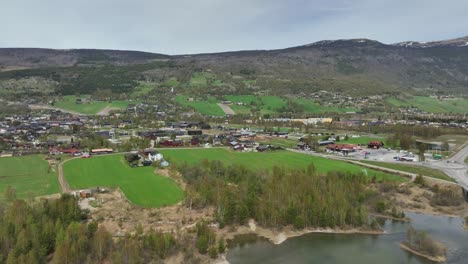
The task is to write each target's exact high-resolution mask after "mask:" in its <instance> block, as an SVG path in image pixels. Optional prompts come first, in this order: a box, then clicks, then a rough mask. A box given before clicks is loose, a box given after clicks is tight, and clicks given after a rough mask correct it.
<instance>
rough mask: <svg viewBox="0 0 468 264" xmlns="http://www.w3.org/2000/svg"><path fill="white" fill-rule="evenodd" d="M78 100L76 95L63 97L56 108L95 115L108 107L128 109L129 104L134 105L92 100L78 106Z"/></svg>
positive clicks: (116, 101) (127, 102)
mask: <svg viewBox="0 0 468 264" xmlns="http://www.w3.org/2000/svg"><path fill="white" fill-rule="evenodd" d="M76 98H77V97H76V96H74V95H67V96H63V97H62V99H61V100H59V101H57V102H55V104H54V106H55V107H58V108H62V109H65V110H70V111H74V112H78V113H82V114H87V115H95V114H97V113H98V112H99V111H101V110H102V109H104V108H106V107H113V108H126V107H128V104H130V103H132V102H130V101H123V100H114V101H112V102H101V101H93V100H91V101H89V102H86V103H81V104H77V103H76Z"/></svg>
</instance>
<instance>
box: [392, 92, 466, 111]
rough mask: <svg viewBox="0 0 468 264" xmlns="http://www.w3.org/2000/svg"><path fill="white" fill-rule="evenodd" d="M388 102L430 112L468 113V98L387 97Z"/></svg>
mask: <svg viewBox="0 0 468 264" xmlns="http://www.w3.org/2000/svg"><path fill="white" fill-rule="evenodd" d="M387 102H388V103H389V104H391V105H393V106H396V107H410V106H412V107H416V108H418V109H420V110H423V111H426V112H428V113H468V99H444V100H439V99H437V98H433V97H427V96H413V97H411V98H408V99H396V98H390V99H387Z"/></svg>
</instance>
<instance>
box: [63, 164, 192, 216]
mask: <svg viewBox="0 0 468 264" xmlns="http://www.w3.org/2000/svg"><path fill="white" fill-rule="evenodd" d="M63 169H64V174H65V178H66V180H67V181H68V183H69V185H70V187H71V188H72V189H84V188H91V187H98V186H99V187H111V188H115V187H119V188H120V189H121V190H122V192H123V193H124V194H125V196H126V197H127V198H128V200H130V201H131V202H132V203H134V204H136V205H140V206H143V207H161V206H167V205H173V204H176V203H177V202H179V201H181V200H182V199H183V197H184V192H183V190H182V189H181V188H180V187H179V186H178V185H177V184H176V183H175V181H174V180H173V179H171V178H168V177H164V176H160V175H156V174H155V173H154V168H153V167H139V168H131V167H130V166H128V164H127V163H126V161H125V160H124V157H123V155H108V156H100V157H93V158H88V159H74V160H70V161H68V162H66V163H65V164H64V165H63Z"/></svg>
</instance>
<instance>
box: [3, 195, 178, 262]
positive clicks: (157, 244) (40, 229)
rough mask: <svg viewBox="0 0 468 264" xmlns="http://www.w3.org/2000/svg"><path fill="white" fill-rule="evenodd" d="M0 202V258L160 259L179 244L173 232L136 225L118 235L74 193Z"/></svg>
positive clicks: (7, 259) (77, 260) (17, 259)
mask: <svg viewBox="0 0 468 264" xmlns="http://www.w3.org/2000/svg"><path fill="white" fill-rule="evenodd" d="M6 198H8V199H9V200H10V204H9V205H8V206H5V205H2V206H3V207H1V208H0V210H1V213H0V263H7V264H10V263H11V264H13V263H31V264H32V263H57V264H66V263H102V262H103V261H104V260H106V261H107V262H111V263H158V262H161V261H160V260H161V259H163V258H165V257H166V256H168V255H169V254H170V253H173V252H174V251H176V250H177V248H178V244H177V242H176V240H175V238H174V236H173V235H171V234H170V233H162V232H159V231H150V232H147V233H145V234H143V231H142V230H138V229H137V230H136V232H135V233H134V234H133V235H130V234H127V235H125V236H124V237H121V238H119V239H116V240H114V239H112V237H111V234H110V233H109V232H107V231H106V229H105V228H104V227H102V226H100V225H98V224H97V223H96V222H93V221H90V220H88V219H87V212H85V211H82V210H81V209H80V208H79V207H78V204H77V201H76V199H75V198H74V197H72V196H70V195H63V196H62V197H61V198H60V199H58V200H44V201H41V202H33V203H27V202H25V201H23V200H15V199H14V192H13V191H12V190H11V189H9V191H8V192H7V193H6Z"/></svg>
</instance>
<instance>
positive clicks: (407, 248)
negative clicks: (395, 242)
mask: <svg viewBox="0 0 468 264" xmlns="http://www.w3.org/2000/svg"><path fill="white" fill-rule="evenodd" d="M400 247H401V248H402V249H404V250H406V251H409V252H411V253H413V254H415V255H418V256H420V257H423V258H425V259H428V260H431V261H434V262H445V261H447V258H446V257H444V256H437V257H434V256H430V255H426V254H424V253H421V252H419V251H416V250H414V249H412V248H410V247H408V246H407V245H405V244H404V243H400Z"/></svg>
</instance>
